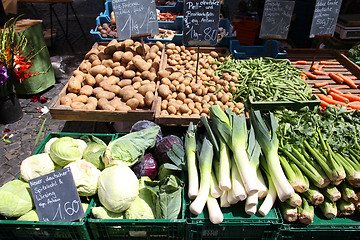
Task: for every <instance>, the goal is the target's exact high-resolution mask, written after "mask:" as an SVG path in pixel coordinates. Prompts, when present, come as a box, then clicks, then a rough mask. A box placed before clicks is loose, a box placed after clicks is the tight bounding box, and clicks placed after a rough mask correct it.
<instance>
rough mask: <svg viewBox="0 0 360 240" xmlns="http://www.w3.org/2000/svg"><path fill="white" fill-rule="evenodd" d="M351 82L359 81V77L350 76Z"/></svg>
mask: <svg viewBox="0 0 360 240" xmlns="http://www.w3.org/2000/svg"><path fill="white" fill-rule="evenodd" d="M349 78H350V79H351V80H356V79H357V77H355V76H350V77H349Z"/></svg>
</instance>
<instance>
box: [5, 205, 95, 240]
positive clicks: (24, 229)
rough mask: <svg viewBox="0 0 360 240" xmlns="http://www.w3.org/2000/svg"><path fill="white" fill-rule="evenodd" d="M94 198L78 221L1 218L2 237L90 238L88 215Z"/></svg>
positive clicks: (35, 239)
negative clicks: (87, 225)
mask: <svg viewBox="0 0 360 240" xmlns="http://www.w3.org/2000/svg"><path fill="white" fill-rule="evenodd" d="M93 204H94V200H91V202H90V203H89V207H88V209H87V210H86V212H85V218H83V219H81V220H80V221H78V222H75V221H74V222H42V221H17V220H4V219H3V218H2V219H1V220H0V239H2V240H14V239H27V240H53V239H54V240H65V239H72V240H90V239H91V237H90V235H89V232H88V230H87V228H86V221H87V217H88V216H89V214H90V211H91V207H92V206H93Z"/></svg>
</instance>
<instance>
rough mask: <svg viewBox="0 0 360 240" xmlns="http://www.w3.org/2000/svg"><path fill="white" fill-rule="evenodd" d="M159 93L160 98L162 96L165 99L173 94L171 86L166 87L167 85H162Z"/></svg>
mask: <svg viewBox="0 0 360 240" xmlns="http://www.w3.org/2000/svg"><path fill="white" fill-rule="evenodd" d="M158 92H159V94H160V96H162V97H163V98H166V97H167V96H168V95H170V93H171V92H170V88H169V86H168V85H165V84H161V85H160V86H159V89H158Z"/></svg>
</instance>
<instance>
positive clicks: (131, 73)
mask: <svg viewBox="0 0 360 240" xmlns="http://www.w3.org/2000/svg"><path fill="white" fill-rule="evenodd" d="M123 77H124V78H128V79H131V78H133V77H135V72H134V71H132V70H126V71H125V72H124V73H123Z"/></svg>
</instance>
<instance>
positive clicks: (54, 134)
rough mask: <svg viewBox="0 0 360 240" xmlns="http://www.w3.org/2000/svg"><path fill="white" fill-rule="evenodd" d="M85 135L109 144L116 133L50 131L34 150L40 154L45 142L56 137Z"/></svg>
mask: <svg viewBox="0 0 360 240" xmlns="http://www.w3.org/2000/svg"><path fill="white" fill-rule="evenodd" d="M85 135H93V136H95V137H97V138H100V139H101V140H103V141H104V142H105V143H106V144H108V143H109V142H110V141H111V140H113V139H115V134H103V133H70V132H51V133H49V134H48V135H47V136H46V137H45V138H44V140H42V141H41V143H40V144H39V146H38V147H37V148H36V150H35V151H34V154H39V153H42V152H43V151H44V148H45V144H46V143H47V142H48V141H49V140H50V139H51V138H54V137H58V138H61V137H72V138H80V137H81V136H85Z"/></svg>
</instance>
